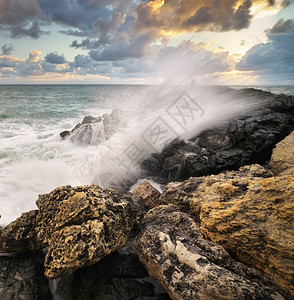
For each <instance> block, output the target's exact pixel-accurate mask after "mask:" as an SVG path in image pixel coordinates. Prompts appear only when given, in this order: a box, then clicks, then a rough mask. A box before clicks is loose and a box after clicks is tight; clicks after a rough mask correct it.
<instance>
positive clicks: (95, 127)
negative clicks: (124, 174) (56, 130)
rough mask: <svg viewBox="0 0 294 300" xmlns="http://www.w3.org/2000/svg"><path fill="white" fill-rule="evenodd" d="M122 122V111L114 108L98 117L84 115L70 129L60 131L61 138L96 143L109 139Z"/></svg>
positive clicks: (87, 143)
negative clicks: (80, 121) (79, 121)
mask: <svg viewBox="0 0 294 300" xmlns="http://www.w3.org/2000/svg"><path fill="white" fill-rule="evenodd" d="M123 124H124V117H123V112H122V111H121V110H120V109H114V110H113V111H112V112H111V113H110V114H104V115H103V116H99V117H92V116H86V117H84V119H83V121H82V123H78V124H77V125H76V126H75V127H74V128H73V129H72V130H71V131H68V130H66V131H63V132H61V133H60V137H61V138H62V139H65V138H69V139H70V140H71V141H72V142H73V143H79V144H85V145H98V144H99V143H101V142H103V141H104V140H107V139H109V138H110V137H111V136H112V135H113V134H114V133H115V132H117V131H118V129H119V128H121V126H122V125H123Z"/></svg>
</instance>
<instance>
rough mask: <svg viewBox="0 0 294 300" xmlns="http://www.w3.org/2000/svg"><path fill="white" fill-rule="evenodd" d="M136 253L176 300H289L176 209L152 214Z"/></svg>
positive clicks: (137, 240)
mask: <svg viewBox="0 0 294 300" xmlns="http://www.w3.org/2000/svg"><path fill="white" fill-rule="evenodd" d="M143 226H144V229H143V231H142V233H141V234H140V235H139V236H138V237H137V238H136V239H135V240H134V243H133V247H134V249H135V251H136V252H137V254H138V256H139V258H140V260H141V261H142V262H143V264H144V265H145V267H146V268H147V270H148V272H149V274H150V275H151V276H153V277H154V278H156V279H157V280H158V281H159V282H160V283H161V284H162V286H163V287H164V288H165V289H166V291H167V292H168V294H169V295H170V297H171V298H172V299H176V300H180V299H187V300H190V299H238V300H239V299H267V300H268V299H285V298H284V297H283V292H282V291H281V290H279V288H278V287H277V286H275V284H274V283H273V282H272V281H271V280H270V279H269V278H268V277H266V276H263V275H261V274H260V273H259V272H258V271H256V270H254V269H250V268H248V267H247V266H245V265H243V264H242V263H239V262H236V261H234V260H233V259H232V258H231V257H230V256H229V254H228V252H227V251H226V250H225V249H224V248H223V247H221V246H219V245H217V244H215V243H213V242H210V241H208V240H205V239H204V238H203V237H202V234H201V232H200V228H199V225H198V224H197V223H195V221H194V220H193V219H192V218H191V217H189V216H188V215H187V214H186V213H183V212H180V211H178V208H177V207H176V206H173V205H169V206H159V207H157V208H154V209H152V210H150V211H149V212H148V213H147V214H146V216H145V221H144V224H143Z"/></svg>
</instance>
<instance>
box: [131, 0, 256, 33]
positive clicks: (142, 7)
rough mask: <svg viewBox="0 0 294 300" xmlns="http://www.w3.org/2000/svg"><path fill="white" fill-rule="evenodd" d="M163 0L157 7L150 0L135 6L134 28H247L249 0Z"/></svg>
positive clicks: (198, 29) (178, 29) (188, 29)
mask: <svg viewBox="0 0 294 300" xmlns="http://www.w3.org/2000/svg"><path fill="white" fill-rule="evenodd" d="M237 2H238V1H237V0H228V1H221V0H199V1H185V0H179V1H165V2H164V4H163V5H162V6H161V7H160V9H157V8H154V6H153V4H152V1H151V2H148V3H147V4H143V3H140V4H139V5H138V7H137V8H136V14H137V18H136V22H135V23H136V28H137V30H138V31H140V32H144V31H146V30H150V29H153V30H156V29H158V30H166V31H169V30H172V31H178V32H180V31H191V30H195V31H202V30H210V31H228V30H240V29H242V28H247V27H248V26H249V24H250V21H251V19H252V15H251V14H250V8H251V6H252V1H250V0H244V1H243V2H241V4H239V6H237V8H236V4H237Z"/></svg>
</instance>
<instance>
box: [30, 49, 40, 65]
mask: <svg viewBox="0 0 294 300" xmlns="http://www.w3.org/2000/svg"><path fill="white" fill-rule="evenodd" d="M41 54H42V52H41V51H39V50H33V51H31V52H30V54H29V58H28V60H27V61H28V62H33V63H35V62H38V61H39V60H40V58H39V55H41Z"/></svg>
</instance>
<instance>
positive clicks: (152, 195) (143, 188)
mask: <svg viewBox="0 0 294 300" xmlns="http://www.w3.org/2000/svg"><path fill="white" fill-rule="evenodd" d="M132 194H133V195H134V196H136V197H139V199H140V200H141V202H142V203H143V206H144V207H146V208H148V209H150V208H153V207H155V206H157V205H158V204H157V202H158V199H159V197H160V192H159V191H158V190H157V189H156V188H155V187H153V186H152V185H151V184H150V183H149V182H148V181H144V182H142V183H141V184H139V185H138V186H137V187H136V188H135V189H134V190H133V192H132Z"/></svg>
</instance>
